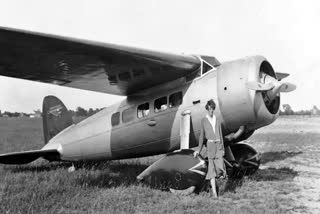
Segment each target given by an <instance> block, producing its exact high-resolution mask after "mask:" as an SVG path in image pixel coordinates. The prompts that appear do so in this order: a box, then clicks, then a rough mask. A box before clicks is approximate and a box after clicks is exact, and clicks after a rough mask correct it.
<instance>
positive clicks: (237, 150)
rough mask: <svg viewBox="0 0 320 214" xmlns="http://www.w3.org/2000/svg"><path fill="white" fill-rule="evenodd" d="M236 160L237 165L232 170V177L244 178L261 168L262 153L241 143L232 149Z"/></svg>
mask: <svg viewBox="0 0 320 214" xmlns="http://www.w3.org/2000/svg"><path fill="white" fill-rule="evenodd" d="M230 148H231V150H232V153H233V155H234V158H235V159H236V161H237V164H236V165H235V166H234V167H233V168H232V170H231V176H232V177H243V176H245V175H252V174H253V173H255V172H256V171H257V170H258V169H259V166H260V160H261V157H260V153H258V152H257V151H256V150H255V149H254V148H252V147H251V146H250V145H248V144H244V143H239V144H234V145H232V146H231V147H230Z"/></svg>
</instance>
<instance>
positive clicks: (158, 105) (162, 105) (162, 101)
mask: <svg viewBox="0 0 320 214" xmlns="http://www.w3.org/2000/svg"><path fill="white" fill-rule="evenodd" d="M167 108H168V100H167V97H160V98H159V99H156V100H155V101H154V111H155V112H160V111H164V110H166V109H167Z"/></svg>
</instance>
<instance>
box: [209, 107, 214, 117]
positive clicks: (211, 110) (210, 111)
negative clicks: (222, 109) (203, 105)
mask: <svg viewBox="0 0 320 214" xmlns="http://www.w3.org/2000/svg"><path fill="white" fill-rule="evenodd" d="M213 112H214V108H212V107H211V106H208V114H209V116H210V117H213Z"/></svg>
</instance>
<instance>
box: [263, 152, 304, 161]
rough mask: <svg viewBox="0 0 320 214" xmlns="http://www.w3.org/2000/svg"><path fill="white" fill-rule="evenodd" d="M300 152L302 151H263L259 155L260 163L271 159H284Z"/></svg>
mask: <svg viewBox="0 0 320 214" xmlns="http://www.w3.org/2000/svg"><path fill="white" fill-rule="evenodd" d="M299 154H302V152H301V151H300V152H288V151H281V152H265V153H262V155H261V164H265V163H268V162H272V161H279V160H285V159H287V158H291V157H294V156H297V155H299Z"/></svg>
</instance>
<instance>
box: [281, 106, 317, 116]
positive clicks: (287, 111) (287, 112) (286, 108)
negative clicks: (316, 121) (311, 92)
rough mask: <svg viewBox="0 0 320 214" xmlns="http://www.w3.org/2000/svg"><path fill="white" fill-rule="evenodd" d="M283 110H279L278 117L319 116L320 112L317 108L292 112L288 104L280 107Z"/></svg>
mask: <svg viewBox="0 0 320 214" xmlns="http://www.w3.org/2000/svg"><path fill="white" fill-rule="evenodd" d="M282 108H283V110H280V113H279V114H280V115H320V110H319V109H318V107H317V106H313V108H312V109H310V110H300V111H293V110H292V108H291V106H290V105H289V104H284V105H282Z"/></svg>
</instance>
